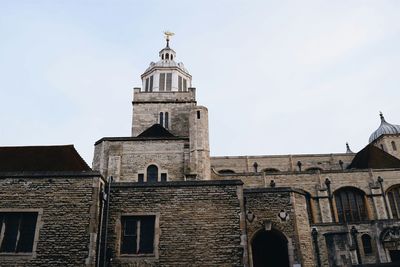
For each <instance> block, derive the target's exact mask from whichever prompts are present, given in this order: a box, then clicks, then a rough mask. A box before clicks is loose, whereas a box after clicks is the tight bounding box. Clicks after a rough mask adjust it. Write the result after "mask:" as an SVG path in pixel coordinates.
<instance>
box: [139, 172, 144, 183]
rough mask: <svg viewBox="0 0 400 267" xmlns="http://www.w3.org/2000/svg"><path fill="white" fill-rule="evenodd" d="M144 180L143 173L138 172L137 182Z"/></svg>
mask: <svg viewBox="0 0 400 267" xmlns="http://www.w3.org/2000/svg"><path fill="white" fill-rule="evenodd" d="M143 181H144V174H143V173H139V174H138V183H143Z"/></svg>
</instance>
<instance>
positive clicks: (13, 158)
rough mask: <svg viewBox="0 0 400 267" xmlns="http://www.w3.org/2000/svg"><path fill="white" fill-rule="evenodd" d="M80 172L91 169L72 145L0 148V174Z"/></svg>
mask: <svg viewBox="0 0 400 267" xmlns="http://www.w3.org/2000/svg"><path fill="white" fill-rule="evenodd" d="M58 171H60V172H61V171H63V172H76V171H79V172H82V171H91V168H90V167H89V166H88V165H87V164H86V162H85V161H84V160H83V159H82V158H81V156H80V155H79V154H78V152H77V151H76V150H75V148H74V146H73V145H64V146H21V147H0V172H58Z"/></svg>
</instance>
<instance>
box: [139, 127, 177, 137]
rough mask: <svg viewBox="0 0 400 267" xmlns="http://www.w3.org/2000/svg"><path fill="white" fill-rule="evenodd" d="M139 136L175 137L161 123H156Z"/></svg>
mask: <svg viewBox="0 0 400 267" xmlns="http://www.w3.org/2000/svg"><path fill="white" fill-rule="evenodd" d="M137 137H150V138H151V137H174V135H173V134H172V133H170V132H169V131H168V130H167V129H165V128H164V127H162V126H161V125H160V124H154V125H153V126H151V127H150V128H147V129H146V130H145V131H143V132H142V133H141V134H139V135H138V136H137Z"/></svg>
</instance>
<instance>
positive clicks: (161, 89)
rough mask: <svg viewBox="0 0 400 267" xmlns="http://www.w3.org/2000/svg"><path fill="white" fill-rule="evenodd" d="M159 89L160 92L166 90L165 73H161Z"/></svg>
mask: <svg viewBox="0 0 400 267" xmlns="http://www.w3.org/2000/svg"><path fill="white" fill-rule="evenodd" d="M158 87H159V90H160V91H164V90H165V73H160V81H159V86H158Z"/></svg>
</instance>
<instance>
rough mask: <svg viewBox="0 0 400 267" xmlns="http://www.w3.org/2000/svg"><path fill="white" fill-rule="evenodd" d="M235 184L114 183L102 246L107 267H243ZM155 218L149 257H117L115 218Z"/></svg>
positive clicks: (241, 218)
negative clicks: (155, 242)
mask: <svg viewBox="0 0 400 267" xmlns="http://www.w3.org/2000/svg"><path fill="white" fill-rule="evenodd" d="M241 185H242V183H241V182H240V181H206V182H203V181H190V182H169V183H158V184H137V183H114V184H113V185H112V193H111V194H112V195H111V200H110V201H111V202H110V219H109V228H108V231H109V238H108V246H109V247H110V248H111V250H112V255H113V259H112V262H113V266H247V263H246V260H247V259H246V257H244V256H243V255H244V251H245V250H246V249H247V248H246V244H245V242H243V240H245V232H244V231H245V229H244V211H243V206H242V205H241V203H242V201H243V199H242V194H241V192H242V191H241ZM124 214H136V215H140V214H142V215H149V214H153V215H156V216H157V217H158V220H159V226H158V229H156V235H158V237H157V238H156V239H157V240H158V245H157V246H156V251H155V253H154V255H153V256H150V257H143V255H142V256H119V242H120V240H119V234H120V231H121V228H120V227H121V226H120V218H121V215H124Z"/></svg>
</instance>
